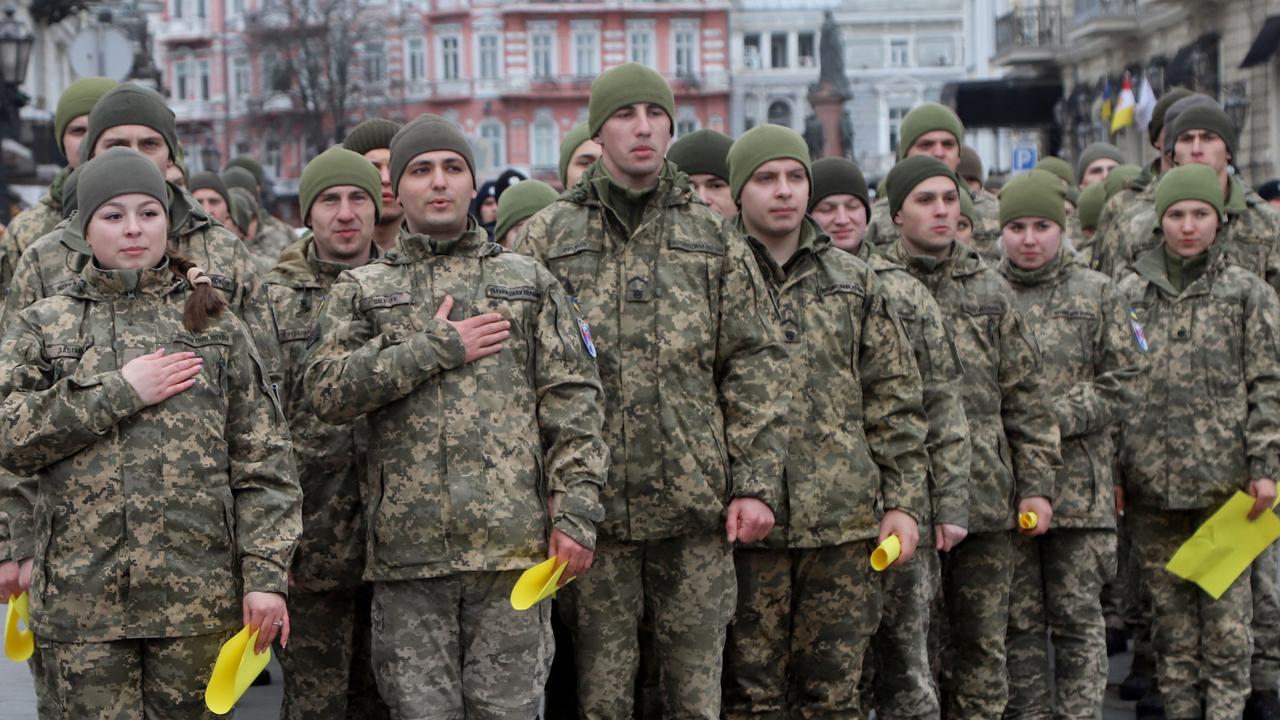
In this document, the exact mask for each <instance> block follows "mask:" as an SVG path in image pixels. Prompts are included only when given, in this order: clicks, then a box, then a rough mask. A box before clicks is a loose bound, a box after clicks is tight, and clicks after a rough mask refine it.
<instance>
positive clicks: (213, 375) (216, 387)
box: [171, 330, 231, 398]
mask: <svg viewBox="0 0 1280 720" xmlns="http://www.w3.org/2000/svg"><path fill="white" fill-rule="evenodd" d="M171 351H172V352H193V353H195V354H196V355H198V356H200V359H201V360H203V361H204V367H203V368H201V370H200V375H199V376H198V378H199V379H198V380H197V381H196V384H195V385H193V386H192V387H191V389H190V390H188V391H187V392H189V393H195V394H196V395H204V396H209V397H216V398H221V397H223V396H224V395H225V393H226V380H227V361H228V359H229V358H230V356H231V333H229V332H223V331H207V332H204V333H199V334H197V333H190V332H186V331H185V330H184V331H180V332H178V333H176V334H175V335H174V336H173V343H172V347H171Z"/></svg>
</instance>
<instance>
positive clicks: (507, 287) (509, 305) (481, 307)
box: [468, 283, 543, 371]
mask: <svg viewBox="0 0 1280 720" xmlns="http://www.w3.org/2000/svg"><path fill="white" fill-rule="evenodd" d="M542 299H543V291H542V290H540V289H538V288H537V287H534V286H533V285H519V284H499V283H485V284H484V286H483V291H482V294H481V295H480V296H479V297H477V298H476V299H475V302H474V304H473V305H472V307H471V309H470V311H469V312H468V314H469V315H471V316H476V315H483V314H485V313H497V314H499V315H501V316H502V317H504V318H506V319H507V320H508V321H510V323H511V337H510V338H509V339H507V340H506V341H504V342H503V343H502V351H501V352H500V353H499V354H498V357H501V356H503V355H507V356H509V357H514V358H515V359H516V364H517V365H518V366H520V367H522V368H523V367H524V365H525V364H526V363H527V362H528V359H529V357H530V351H529V343H530V340H531V338H532V337H533V332H534V330H533V326H534V316H535V315H537V313H538V308H539V306H540V305H541V303H542ZM487 359H488V358H486V359H485V360H487ZM485 360H480V361H479V363H478V366H479V367H488V366H490V365H493V364H494V363H489V362H486V361H485ZM530 371H532V368H530Z"/></svg>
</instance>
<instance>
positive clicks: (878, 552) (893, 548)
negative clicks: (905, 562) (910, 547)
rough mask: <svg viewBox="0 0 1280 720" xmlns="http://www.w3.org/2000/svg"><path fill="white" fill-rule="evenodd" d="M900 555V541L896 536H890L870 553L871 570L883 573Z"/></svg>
mask: <svg viewBox="0 0 1280 720" xmlns="http://www.w3.org/2000/svg"><path fill="white" fill-rule="evenodd" d="M901 554H902V541H901V540H899V539H898V536H897V535H890V536H889V537H887V538H885V539H884V542H882V543H880V545H879V546H878V547H876V549H875V550H873V551H872V552H871V569H872V570H875V571H876V572H884V570H885V568H888V567H889V566H890V565H892V564H893V563H894V562H895V561H896V560H897V559H898V556H899V555H901Z"/></svg>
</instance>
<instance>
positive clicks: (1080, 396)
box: [1000, 172, 1144, 720]
mask: <svg viewBox="0 0 1280 720" xmlns="http://www.w3.org/2000/svg"><path fill="white" fill-rule="evenodd" d="M1039 175H1040V173H1035V172H1033V173H1028V174H1027V175H1023V176H1019V177H1017V178H1015V179H1013V180H1012V181H1011V182H1010V183H1009V184H1008V185H1006V186H1005V187H1004V188H1003V189H1002V190H1001V191H1000V220H1001V222H1002V223H1003V228H1004V229H1003V233H1004V237H1003V238H1002V244H1003V246H1004V250H1005V255H1006V258H1005V260H1004V261H1002V262H1001V264H1000V272H1001V274H1003V275H1004V276H1005V278H1006V279H1007V280H1008V281H1009V284H1010V286H1011V287H1012V288H1013V291H1014V297H1015V299H1016V302H1017V305H1018V309H1019V310H1020V311H1021V312H1022V315H1023V317H1024V318H1026V320H1027V323H1028V325H1029V326H1030V328H1031V330H1032V331H1033V332H1034V333H1035V336H1036V339H1037V341H1038V342H1039V345H1040V351H1041V358H1042V360H1043V362H1044V365H1043V378H1044V389H1045V392H1046V393H1048V394H1049V395H1050V396H1051V397H1052V398H1053V408H1054V413H1055V415H1057V419H1058V428H1059V433H1060V435H1061V438H1062V461H1063V464H1062V467H1060V468H1059V469H1058V474H1057V482H1056V484H1055V489H1054V501H1053V506H1054V507H1053V511H1054V512H1053V528H1052V529H1051V530H1050V531H1049V532H1048V533H1046V534H1045V535H1042V536H1040V537H1036V538H1027V537H1019V538H1016V539H1015V541H1014V548H1015V553H1016V557H1017V560H1016V562H1015V568H1014V576H1013V584H1012V586H1011V589H1010V599H1009V636H1008V639H1007V641H1006V643H1005V646H1006V648H1007V651H1008V667H1009V705H1008V707H1007V708H1006V709H1005V718H1008V719H1009V720H1014V719H1016V718H1031V719H1042V720H1053V719H1054V718H1059V719H1061V720H1093V718H1096V717H1098V716H1099V715H1100V713H1101V712H1102V701H1103V695H1104V694H1105V693H1106V687H1107V648H1106V630H1105V623H1104V622H1103V618H1102V585H1103V583H1104V582H1106V581H1107V580H1108V579H1109V578H1111V577H1112V576H1113V575H1114V574H1115V564H1116V536H1115V527H1116V513H1115V509H1114V497H1113V492H1112V487H1113V484H1114V483H1113V480H1112V465H1113V463H1112V459H1113V457H1114V454H1115V448H1114V445H1113V443H1112V436H1113V433H1112V428H1113V426H1114V425H1115V424H1117V423H1118V421H1119V420H1120V419H1121V418H1123V417H1125V416H1126V414H1127V413H1128V412H1129V411H1130V409H1131V406H1132V405H1133V403H1134V401H1135V399H1136V398H1137V396H1138V393H1139V391H1140V389H1141V388H1139V387H1138V385H1137V383H1138V381H1139V380H1140V379H1141V378H1142V370H1143V360H1144V358H1143V357H1142V355H1143V352H1142V348H1141V346H1140V345H1139V344H1138V341H1137V340H1136V339H1135V338H1134V337H1133V335H1132V331H1131V329H1130V327H1129V322H1128V317H1127V316H1126V315H1125V311H1124V308H1123V307H1122V306H1121V305H1120V304H1119V303H1118V302H1117V301H1116V299H1115V297H1114V294H1113V289H1112V286H1111V282H1110V280H1109V279H1108V278H1107V277H1106V276H1105V275H1102V274H1101V273H1096V272H1093V271H1092V270H1088V269H1086V268H1085V267H1084V266H1083V265H1081V264H1080V263H1079V262H1078V261H1077V260H1076V258H1075V256H1074V255H1073V254H1072V253H1071V251H1070V249H1069V248H1068V247H1067V245H1066V242H1065V239H1064V233H1065V230H1064V227H1063V226H1064V224H1065V223H1066V214H1065V213H1064V212H1063V209H1062V199H1063V194H1064V192H1063V190H1062V189H1061V188H1060V187H1059V186H1058V185H1057V183H1056V182H1053V181H1052V180H1044V179H1042V178H1041V177H1037V176H1039ZM1095 185H1097V184H1096V183H1095ZM1097 187H1098V188H1099V189H1101V186H1100V185H1097ZM1046 632H1047V633H1048V635H1049V637H1050V638H1051V641H1052V644H1053V663H1052V665H1053V671H1052V672H1053V678H1052V686H1053V688H1054V689H1055V690H1056V697H1055V696H1054V695H1053V694H1051V692H1050V684H1051V683H1050V678H1049V672H1050V670H1049V667H1050V662H1049V657H1048V648H1047V644H1046V642H1045V636H1046Z"/></svg>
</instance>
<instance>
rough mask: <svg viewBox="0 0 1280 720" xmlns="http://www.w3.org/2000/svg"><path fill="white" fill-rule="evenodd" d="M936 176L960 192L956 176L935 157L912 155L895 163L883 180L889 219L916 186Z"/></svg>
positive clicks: (900, 207)
mask: <svg viewBox="0 0 1280 720" xmlns="http://www.w3.org/2000/svg"><path fill="white" fill-rule="evenodd" d="M938 175H941V176H942V177H945V178H948V179H950V180H951V181H952V182H954V183H955V184H956V190H957V191H959V190H960V180H959V179H958V178H956V174H955V173H953V172H951V168H949V167H947V166H946V165H944V164H943V163H942V161H941V160H939V159H937V158H935V157H931V156H928V155H912V156H911V157H909V158H906V159H904V160H899V161H898V162H897V163H895V164H894V166H893V168H892V169H890V170H889V174H888V176H886V177H885V179H884V182H885V191H886V192H887V193H888V195H889V217H890V218H893V216H894V215H897V214H898V211H899V210H901V209H902V203H903V202H905V201H906V199H907V196H908V195H910V194H911V191H912V190H915V189H916V186H917V185H919V184H920V183H922V182H924V181H925V180H928V179H929V178H931V177H935V176H938Z"/></svg>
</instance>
